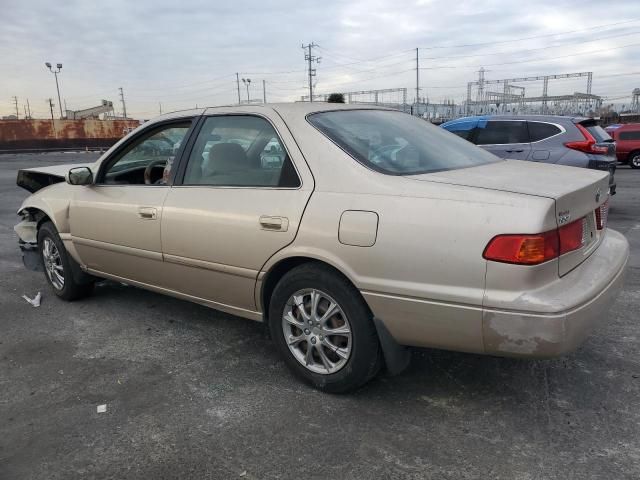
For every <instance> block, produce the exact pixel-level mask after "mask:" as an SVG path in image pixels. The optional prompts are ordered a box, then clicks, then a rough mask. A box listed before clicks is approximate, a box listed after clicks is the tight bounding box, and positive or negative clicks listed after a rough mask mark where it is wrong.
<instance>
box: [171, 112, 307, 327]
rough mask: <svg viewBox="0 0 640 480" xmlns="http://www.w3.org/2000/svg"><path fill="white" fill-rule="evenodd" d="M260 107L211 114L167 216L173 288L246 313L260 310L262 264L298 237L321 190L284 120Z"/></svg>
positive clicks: (183, 170)
mask: <svg viewBox="0 0 640 480" xmlns="http://www.w3.org/2000/svg"><path fill="white" fill-rule="evenodd" d="M252 111H253V109H252V108H251V107H247V108H244V109H243V108H239V109H237V110H234V111H233V112H229V113H228V114H216V115H213V116H209V117H207V118H206V120H205V121H204V122H203V123H202V127H201V129H200V131H199V133H198V136H197V137H196V140H195V142H194V144H193V147H192V149H191V151H190V153H189V156H188V161H187V162H186V164H183V165H182V166H181V170H182V172H181V173H179V175H181V179H177V180H176V184H175V185H174V186H173V187H172V188H171V190H170V192H169V194H168V195H167V198H166V200H165V204H164V211H163V217H162V251H163V254H164V260H165V264H166V267H167V270H168V272H170V275H169V278H170V280H171V281H173V283H172V285H171V288H172V289H174V290H177V291H179V292H181V293H184V294H188V295H191V296H193V297H195V298H196V299H205V300H207V301H208V302H214V303H215V304H216V306H217V308H219V309H222V310H226V311H229V312H232V313H236V314H240V315H245V316H255V312H256V310H257V307H256V302H255V298H254V289H255V284H256V280H257V276H258V273H259V271H260V269H261V268H262V266H263V265H264V264H265V262H266V261H267V260H268V259H269V257H271V256H272V255H273V254H274V253H276V252H277V251H278V250H280V249H282V248H283V247H285V246H286V245H288V244H289V243H291V242H292V241H293V239H294V238H295V235H296V232H297V230H298V225H299V224H300V220H301V218H302V212H303V210H304V207H305V205H306V203H307V200H308V199H309V196H310V195H311V192H312V190H313V178H312V176H311V174H310V172H309V171H308V168H307V166H306V163H305V162H304V159H303V158H302V155H301V153H300V151H299V150H298V149H297V146H296V144H295V142H294V141H293V138H292V137H291V134H290V133H289V132H288V129H287V128H286V126H285V125H284V123H283V121H282V120H281V119H279V118H278V117H275V116H274V117H272V118H267V117H265V116H262V115H258V114H252V113H251V112H252ZM216 112H220V111H219V110H218V109H216ZM242 112H246V113H242ZM247 314H248V315H247Z"/></svg>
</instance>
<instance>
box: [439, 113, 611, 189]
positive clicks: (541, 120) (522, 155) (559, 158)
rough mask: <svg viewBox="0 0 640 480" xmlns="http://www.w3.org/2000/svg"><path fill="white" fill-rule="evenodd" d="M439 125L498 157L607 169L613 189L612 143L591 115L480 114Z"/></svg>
mask: <svg viewBox="0 0 640 480" xmlns="http://www.w3.org/2000/svg"><path fill="white" fill-rule="evenodd" d="M442 128H444V129H445V130H448V131H450V132H453V133H455V134H456V135H458V136H460V137H462V138H464V139H465V140H469V141H470V142H472V143H474V144H476V145H478V146H480V147H482V148H484V149H485V150H487V151H489V152H491V153H493V154H494V155H496V156H498V157H501V158H509V159H512V160H529V161H531V162H543V163H555V164H557V165H570V166H572V167H582V168H591V169H594V170H602V171H605V172H609V193H610V194H611V195H615V193H616V182H615V171H616V164H617V159H616V144H615V142H614V141H613V139H612V138H611V137H610V136H609V134H608V133H607V132H606V131H605V130H604V129H603V128H602V127H601V126H599V125H598V123H597V122H596V121H595V120H594V119H593V118H585V117H568V116H560V115H484V116H477V117H463V118H458V119H456V120H451V121H450V122H446V123H443V124H442Z"/></svg>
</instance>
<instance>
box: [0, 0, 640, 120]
mask: <svg viewBox="0 0 640 480" xmlns="http://www.w3.org/2000/svg"><path fill="white" fill-rule="evenodd" d="M531 37H535V38H531ZM311 41H313V42H315V43H317V44H318V45H319V48H317V49H316V50H315V53H316V54H317V55H319V56H321V57H322V60H321V63H320V64H319V65H317V67H316V68H317V76H316V77H315V79H314V80H315V82H316V92H317V93H330V92H332V91H357V90H367V89H373V88H401V87H407V88H409V89H410V90H409V93H408V95H409V98H408V99H409V101H413V98H414V97H415V48H416V47H420V57H422V58H421V60H420V66H421V67H422V69H421V71H420V86H421V88H422V90H421V96H422V95H424V96H427V97H429V99H431V100H432V101H442V100H443V99H445V98H451V99H454V100H456V101H460V100H462V99H463V98H464V97H465V95H466V84H467V82H468V81H470V80H475V79H477V75H478V74H477V70H478V69H479V68H480V67H481V66H484V68H485V69H487V70H488V72H487V73H486V77H487V78H488V79H501V78H510V77H520V76H530V75H544V74H556V73H568V72H579V71H593V72H594V82H593V93H596V94H599V95H603V96H607V97H611V98H617V97H620V99H619V100H612V101H615V102H616V103H624V102H625V101H626V102H628V101H629V100H626V99H627V98H628V99H630V97H631V90H632V89H633V88H635V87H640V1H639V0H614V1H610V2H602V1H597V2H596V1H591V0H579V1H560V0H552V1H548V0H536V1H535V2H517V1H516V2H514V1H513V0H511V1H497V0H495V1H494V0H483V1H481V2H478V1H466V0H458V1H442V0H441V1H435V0H434V1H431V0H419V1H414V2H401V1H399V0H356V1H351V2H342V1H332V0H323V1H314V2H309V1H303V0H283V1H265V0H262V1H245V0H235V1H227V2H220V1H217V0H203V1H197V0H196V1H192V0H173V1H164V0H163V1H159V0H135V1H123V0H105V1H71V0H65V1H62V0H58V1H52V0H19V1H16V0H0V115H8V114H11V113H13V112H14V110H13V103H12V97H13V96H14V95H15V96H17V97H18V104H19V108H20V113H21V114H22V112H23V104H25V103H26V99H27V98H28V99H29V102H30V105H31V110H32V111H33V112H34V116H37V117H45V116H48V115H49V113H48V105H47V104H46V103H45V99H47V98H49V97H52V98H53V99H54V102H56V103H57V98H56V89H55V81H54V77H53V75H52V74H51V73H49V72H48V70H47V69H46V67H45V66H44V63H45V62H47V61H48V62H51V63H54V64H55V63H58V62H60V63H62V64H63V68H62V72H61V74H60V76H59V80H60V88H61V94H62V97H63V101H64V100H66V103H67V106H68V108H69V109H80V108H86V107H91V106H94V105H97V104H99V102H100V100H101V99H108V100H112V101H114V104H115V103H116V101H117V100H118V87H123V89H124V93H125V99H126V101H127V113H128V114H129V115H133V116H135V117H137V118H149V117H152V116H154V115H156V114H158V111H159V103H160V102H162V108H163V111H169V110H177V109H180V108H187V107H193V106H195V105H196V104H198V105H199V106H202V105H220V104H229V103H234V102H237V89H236V81H235V72H240V76H241V77H245V78H251V80H252V83H251V88H250V92H249V93H250V95H251V97H252V98H256V97H261V96H262V80H263V79H264V80H266V90H267V92H266V93H267V100H268V101H291V100H296V99H299V98H300V95H304V94H306V93H307V91H306V90H305V86H306V84H307V81H306V76H305V75H306V74H305V62H304V52H303V51H302V49H301V48H300V46H301V44H302V43H303V42H304V43H305V44H306V43H309V42H311ZM539 88H540V85H535V84H532V85H531V86H529V87H528V90H527V94H535V93H536V92H537V89H539ZM585 90H586V80H584V79H575V80H561V81H557V82H552V83H551V84H550V91H549V94H563V93H573V92H574V91H585ZM246 93H247V92H246V90H245V88H244V86H243V85H242V84H241V94H242V98H243V99H245V98H246ZM538 93H539V92H538ZM117 110H118V112H120V111H121V105H120V104H119V102H118V104H117Z"/></svg>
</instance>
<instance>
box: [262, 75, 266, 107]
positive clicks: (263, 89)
mask: <svg viewBox="0 0 640 480" xmlns="http://www.w3.org/2000/svg"><path fill="white" fill-rule="evenodd" d="M262 103H267V87H266V82H265V81H264V80H262Z"/></svg>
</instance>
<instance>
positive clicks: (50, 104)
mask: <svg viewBox="0 0 640 480" xmlns="http://www.w3.org/2000/svg"><path fill="white" fill-rule="evenodd" d="M48 102H49V109H50V110H51V121H53V100H51V99H49V100H48Z"/></svg>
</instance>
